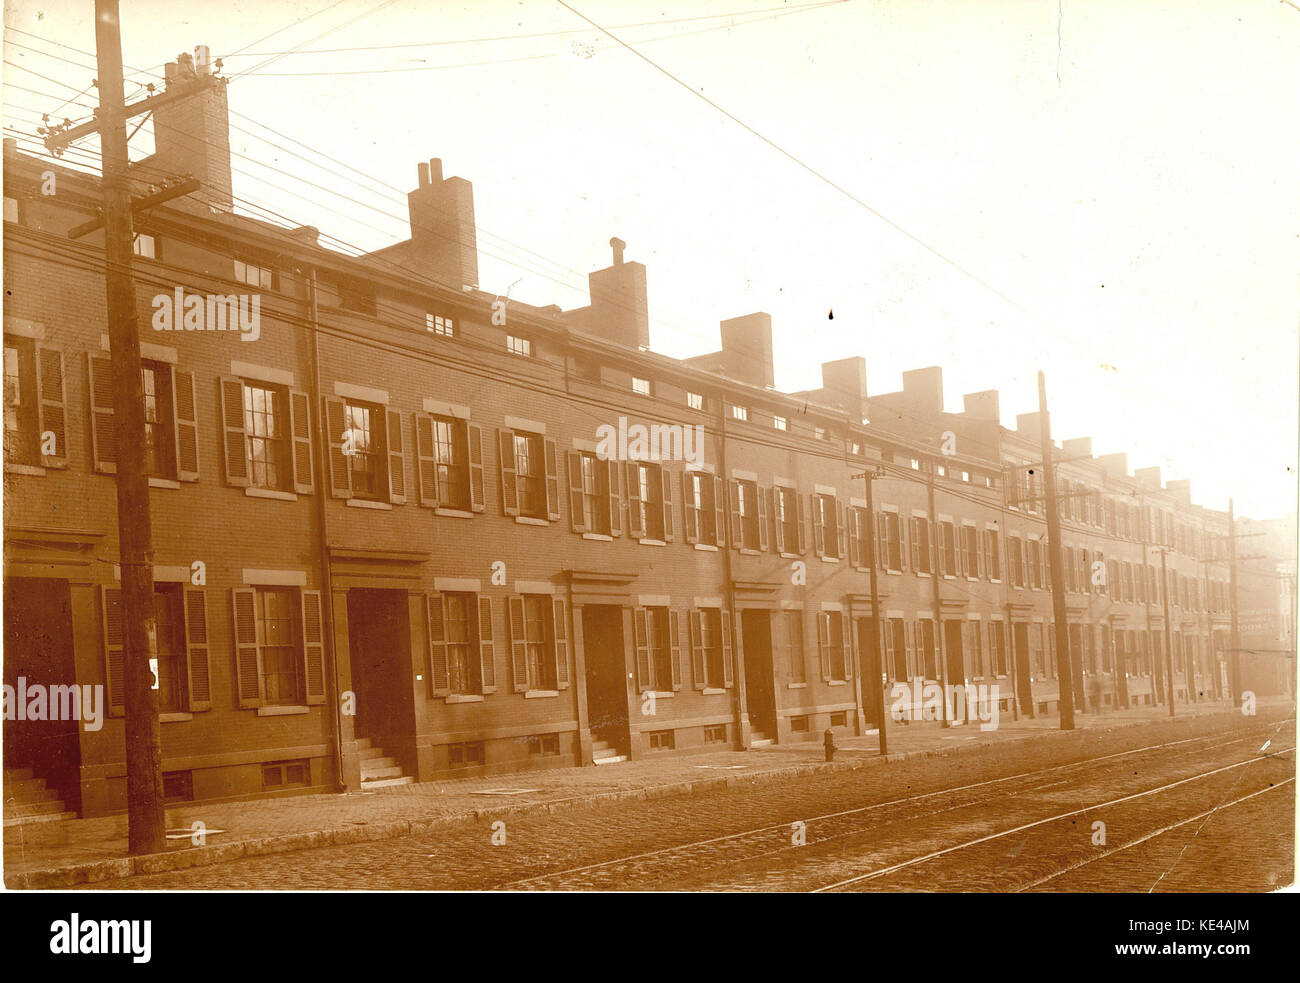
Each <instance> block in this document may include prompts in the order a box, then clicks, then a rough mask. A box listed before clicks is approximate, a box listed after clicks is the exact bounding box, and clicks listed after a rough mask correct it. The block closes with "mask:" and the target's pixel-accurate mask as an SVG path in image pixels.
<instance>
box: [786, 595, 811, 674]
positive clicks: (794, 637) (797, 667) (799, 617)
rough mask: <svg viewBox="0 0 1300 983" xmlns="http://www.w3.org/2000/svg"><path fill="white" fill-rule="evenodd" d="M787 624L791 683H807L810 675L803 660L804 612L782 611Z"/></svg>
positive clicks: (787, 651) (787, 658) (787, 659)
mask: <svg viewBox="0 0 1300 983" xmlns="http://www.w3.org/2000/svg"><path fill="white" fill-rule="evenodd" d="M781 618H782V620H783V621H784V622H785V624H784V626H783V627H784V628H785V638H784V641H785V664H786V665H787V666H788V667H789V670H790V682H792V683H806V682H807V681H808V675H807V672H806V670H805V668H804V659H803V612H802V611H782V612H781Z"/></svg>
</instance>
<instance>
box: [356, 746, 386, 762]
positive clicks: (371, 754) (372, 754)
mask: <svg viewBox="0 0 1300 983" xmlns="http://www.w3.org/2000/svg"><path fill="white" fill-rule="evenodd" d="M358 756H359V757H360V758H361V760H362V761H369V760H371V759H372V758H382V757H383V756H384V749H383V748H381V747H363V748H361V749H360V753H359V755H358Z"/></svg>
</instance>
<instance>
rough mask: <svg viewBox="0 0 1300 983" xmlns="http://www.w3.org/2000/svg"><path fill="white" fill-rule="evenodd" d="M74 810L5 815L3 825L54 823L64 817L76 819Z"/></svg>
mask: <svg viewBox="0 0 1300 983" xmlns="http://www.w3.org/2000/svg"><path fill="white" fill-rule="evenodd" d="M76 818H77V814H76V813H75V812H46V813H41V814H39V815H35V816H13V817H10V816H9V815H8V814H6V815H5V820H4V824H5V826H27V825H30V824H31V823H56V822H60V821H62V820H64V819H76Z"/></svg>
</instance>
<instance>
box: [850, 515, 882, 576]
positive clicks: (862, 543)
mask: <svg viewBox="0 0 1300 983" xmlns="http://www.w3.org/2000/svg"><path fill="white" fill-rule="evenodd" d="M848 519H849V528H848V535H849V559H850V560H851V561H852V562H853V565H854V566H855V567H858V568H859V569H864V568H866V567H868V566H870V565H871V553H870V550H869V549H868V548H867V547H868V545H869V544H868V543H867V533H868V531H869V530H868V529H867V523H868V522H870V521H871V517H870V515H869V514H868V513H867V510H866V509H864V508H859V507H858V506H856V505H854V506H851V507H850V508H849V511H848ZM877 536H879V533H877ZM884 548H885V544H884V540H883V537H882V538H881V541H880V542H878V543H876V549H878V550H883V549H884Z"/></svg>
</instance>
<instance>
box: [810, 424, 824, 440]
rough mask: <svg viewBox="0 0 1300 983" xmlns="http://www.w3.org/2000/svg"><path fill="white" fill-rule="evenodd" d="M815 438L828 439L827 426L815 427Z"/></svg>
mask: <svg viewBox="0 0 1300 983" xmlns="http://www.w3.org/2000/svg"><path fill="white" fill-rule="evenodd" d="M813 439H815V440H825V439H826V428H825V427H813Z"/></svg>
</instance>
